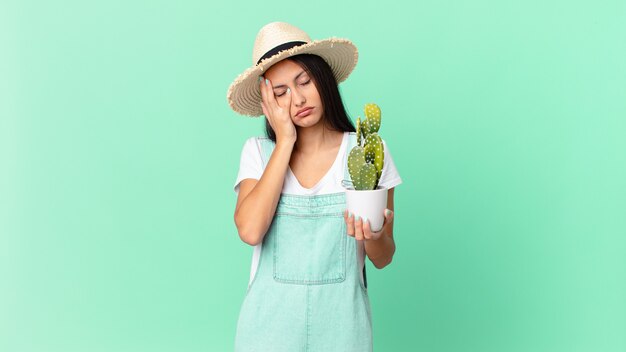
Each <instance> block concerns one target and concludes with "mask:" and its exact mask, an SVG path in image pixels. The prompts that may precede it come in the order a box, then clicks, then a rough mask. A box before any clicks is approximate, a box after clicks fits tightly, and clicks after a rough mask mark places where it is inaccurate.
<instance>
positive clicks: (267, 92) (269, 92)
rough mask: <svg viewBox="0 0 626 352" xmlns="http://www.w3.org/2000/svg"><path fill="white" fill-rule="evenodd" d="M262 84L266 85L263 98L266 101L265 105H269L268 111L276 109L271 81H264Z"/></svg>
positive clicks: (276, 103)
mask: <svg viewBox="0 0 626 352" xmlns="http://www.w3.org/2000/svg"><path fill="white" fill-rule="evenodd" d="M263 82H265V83H264V84H266V86H265V98H266V99H267V103H268V104H269V107H270V109H271V110H272V111H273V110H275V109H276V107H278V102H277V101H276V97H275V96H274V88H273V87H272V81H270V80H269V79H265V80H264V81H263Z"/></svg>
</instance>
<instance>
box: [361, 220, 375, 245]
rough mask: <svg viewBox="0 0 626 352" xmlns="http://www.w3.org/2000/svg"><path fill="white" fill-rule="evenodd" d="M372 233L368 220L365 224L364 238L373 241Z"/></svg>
mask: <svg viewBox="0 0 626 352" xmlns="http://www.w3.org/2000/svg"><path fill="white" fill-rule="evenodd" d="M372 237H373V236H372V231H371V228H370V222H369V221H368V220H366V221H365V223H364V224H363V238H365V239H366V240H371V239H372Z"/></svg>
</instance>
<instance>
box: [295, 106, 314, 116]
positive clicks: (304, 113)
mask: <svg viewBox="0 0 626 352" xmlns="http://www.w3.org/2000/svg"><path fill="white" fill-rule="evenodd" d="M313 109H314V108H310V109H306V110H304V111H302V112H300V113H298V114H297V115H296V116H298V117H305V116H308V115H309V114H311V111H313Z"/></svg>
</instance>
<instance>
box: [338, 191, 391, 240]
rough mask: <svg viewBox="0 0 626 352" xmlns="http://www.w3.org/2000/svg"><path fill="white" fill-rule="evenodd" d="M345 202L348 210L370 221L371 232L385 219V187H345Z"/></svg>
mask: <svg viewBox="0 0 626 352" xmlns="http://www.w3.org/2000/svg"><path fill="white" fill-rule="evenodd" d="M346 203H347V207H348V211H349V212H351V213H352V214H354V218H355V219H356V217H357V215H358V216H360V217H361V218H363V221H365V220H366V219H367V220H369V221H370V226H371V229H372V231H373V232H378V231H380V230H381V229H382V228H383V223H384V221H385V215H384V211H385V208H387V188H384V187H380V186H379V187H377V188H376V189H374V190H371V191H357V190H355V189H354V188H352V187H346Z"/></svg>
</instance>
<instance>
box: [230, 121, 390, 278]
mask: <svg viewBox="0 0 626 352" xmlns="http://www.w3.org/2000/svg"><path fill="white" fill-rule="evenodd" d="M349 135H350V134H349V132H344V134H343V140H342V142H341V147H339V152H338V153H337V157H336V158H335V161H334V163H333V165H332V166H331V167H330V169H329V170H328V172H327V173H326V175H324V176H323V177H322V178H321V179H320V181H319V182H318V183H317V184H316V185H315V186H313V187H312V188H305V187H303V186H302V185H301V184H300V182H299V181H298V179H297V178H296V176H295V175H294V174H293V172H292V171H291V168H290V167H289V168H287V173H286V174H285V181H284V183H283V190H282V193H285V194H296V195H308V196H312V195H321V194H329V193H337V192H343V191H344V190H345V189H344V188H343V186H342V185H341V181H342V180H343V177H344V167H345V165H346V164H347V162H348V161H347V160H346V158H347V153H346V149H347V148H348V139H349ZM383 151H384V154H385V157H384V159H383V160H384V164H383V172H382V174H381V175H380V180H379V182H378V184H379V185H380V186H383V187H386V188H388V189H391V188H394V187H396V186H397V185H399V184H401V183H402V179H401V178H400V175H399V174H398V170H397V169H396V165H395V164H394V162H393V159H392V157H391V153H390V152H389V147H388V146H387V143H386V142H385V140H384V139H383ZM261 175H263V161H262V159H261V146H260V145H259V144H258V143H257V141H256V139H255V137H250V138H248V139H247V140H246V142H245V144H244V146H243V150H242V151H241V159H240V162H239V173H238V174H237V180H236V181H235V186H234V190H235V193H237V194H239V184H240V183H241V181H242V180H244V179H246V178H252V179H255V180H259V179H261ZM357 244H358V245H359V246H358V248H357V251H358V253H359V256H358V259H359V261H358V265H359V268H360V269H361V270H360V272H361V283H363V265H364V260H365V248H364V247H363V242H362V241H357ZM262 247H263V243H259V244H258V245H256V246H254V252H253V254H252V265H251V268H250V281H249V282H248V285H250V284H251V283H252V280H253V279H254V275H255V274H256V269H257V266H258V263H259V258H260V256H261V250H262Z"/></svg>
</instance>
